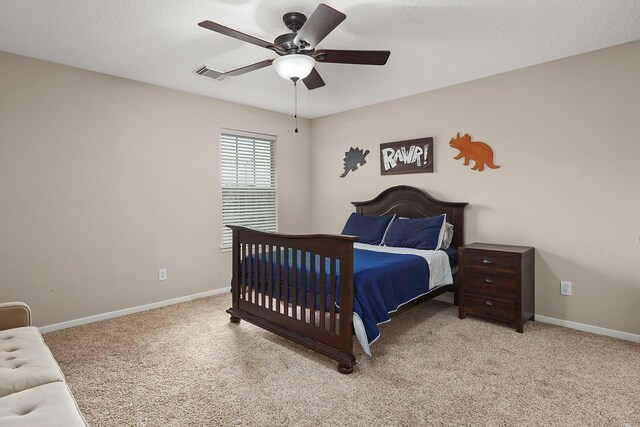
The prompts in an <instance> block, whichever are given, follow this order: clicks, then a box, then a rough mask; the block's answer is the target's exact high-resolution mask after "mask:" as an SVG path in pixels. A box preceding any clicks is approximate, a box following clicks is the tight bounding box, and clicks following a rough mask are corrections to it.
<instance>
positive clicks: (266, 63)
mask: <svg viewBox="0 0 640 427" xmlns="http://www.w3.org/2000/svg"><path fill="white" fill-rule="evenodd" d="M272 62H273V59H265V60H264V61H260V62H256V63H255V64H251V65H247V66H245V67H240V68H236V69H235V70H231V71H228V72H226V73H224V74H223V76H224V77H226V76H239V75H241V74H245V73H248V72H250V71H255V70H259V69H260V68H264V67H268V66H269V65H271V63H272Z"/></svg>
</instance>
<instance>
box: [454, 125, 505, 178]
mask: <svg viewBox="0 0 640 427" xmlns="http://www.w3.org/2000/svg"><path fill="white" fill-rule="evenodd" d="M449 145H450V146H451V147H453V148H455V149H457V150H460V153H458V155H457V156H455V157H454V159H456V160H459V159H461V158H463V157H464V165H465V166H467V165H468V164H469V160H473V161H475V162H476V164H475V165H474V166H473V167H472V168H471V169H473V170H477V171H483V170H484V165H485V164H486V165H487V167H489V168H491V169H498V168H499V167H500V166H498V165H495V164H494V163H493V150H492V149H491V147H489V146H488V145H487V144H485V143H484V142H480V141H471V136H470V135H469V134H468V133H465V134H464V136H460V132H458V135H457V136H456V137H455V138H451V141H449Z"/></svg>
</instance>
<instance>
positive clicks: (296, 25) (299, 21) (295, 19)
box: [282, 12, 307, 33]
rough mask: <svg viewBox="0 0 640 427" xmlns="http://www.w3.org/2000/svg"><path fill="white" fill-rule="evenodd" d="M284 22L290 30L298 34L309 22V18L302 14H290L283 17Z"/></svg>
mask: <svg viewBox="0 0 640 427" xmlns="http://www.w3.org/2000/svg"><path fill="white" fill-rule="evenodd" d="M282 22H284V25H286V26H287V28H288V29H290V30H291V31H293V32H294V33H296V32H298V30H300V28H302V26H303V25H304V23H305V22H307V17H306V16H304V14H302V13H300V12H288V13H285V14H284V15H283V16H282Z"/></svg>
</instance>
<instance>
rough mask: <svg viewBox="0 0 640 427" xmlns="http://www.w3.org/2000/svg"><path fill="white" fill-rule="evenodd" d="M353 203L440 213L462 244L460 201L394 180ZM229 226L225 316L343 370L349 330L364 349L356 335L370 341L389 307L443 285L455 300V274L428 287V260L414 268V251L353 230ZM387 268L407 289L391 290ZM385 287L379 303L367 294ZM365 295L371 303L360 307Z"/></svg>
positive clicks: (377, 211)
mask: <svg viewBox="0 0 640 427" xmlns="http://www.w3.org/2000/svg"><path fill="white" fill-rule="evenodd" d="M353 205H355V208H356V212H357V213H359V214H362V215H367V216H383V215H390V214H394V215H396V217H404V218H426V217H434V216H438V215H441V214H446V218H447V222H449V223H451V224H453V226H454V234H453V239H452V242H451V246H452V247H454V248H457V247H458V246H462V245H463V243H464V208H465V207H466V206H467V203H453V202H445V201H441V200H437V199H435V198H433V197H431V196H430V195H429V194H427V193H426V192H424V191H422V190H420V189H417V188H413V187H408V186H396V187H392V188H389V189H387V190H385V191H383V192H382V193H380V194H379V195H378V196H377V197H375V198H374V199H372V200H369V201H365V202H353ZM229 227H230V228H231V229H232V230H233V253H232V258H233V270H232V281H231V292H232V307H231V308H230V309H229V310H227V312H228V313H229V314H230V315H231V322H234V323H239V322H240V321H241V320H246V321H248V322H250V323H252V324H254V325H257V326H260V327H262V328H264V329H266V330H269V331H271V332H273V333H276V334H278V335H280V336H283V337H285V338H287V339H289V340H291V341H294V342H296V343H298V344H301V345H303V346H305V347H308V348H310V349H311V350H314V351H316V352H318V353H321V354H323V355H325V356H327V357H329V358H332V359H334V360H336V361H337V362H338V371H339V372H341V373H343V374H349V373H351V372H353V367H354V365H355V363H356V359H355V356H354V355H353V341H354V340H353V335H354V333H355V334H356V336H357V338H358V340H359V341H360V343H361V344H363V348H364V349H365V353H367V354H369V353H368V352H367V350H368V349H367V348H366V345H364V343H363V339H364V340H365V341H367V343H368V344H371V343H372V341H375V339H377V336H379V331H378V330H377V326H378V325H379V324H380V323H384V322H385V321H388V319H389V318H390V317H391V316H393V315H394V314H396V313H399V312H402V311H404V310H406V309H408V308H410V307H412V306H414V305H416V304H419V303H421V302H423V301H426V300H429V299H431V298H434V297H436V296H438V295H441V294H443V293H445V292H453V294H454V302H457V286H456V283H455V277H454V280H453V283H451V284H447V285H442V286H431V280H429V279H430V274H429V272H430V269H429V267H428V266H429V265H430V264H429V262H422V265H423V267H420V263H421V262H420V260H419V258H420V256H412V255H407V254H402V253H401V254H389V253H388V252H389V250H386V249H384V248H378V249H377V250H376V248H371V247H366V245H362V244H360V243H356V240H357V238H356V237H353V236H342V235H326V234H311V235H286V234H278V233H266V232H261V231H257V230H253V229H249V228H245V227H240V226H234V225H230V226H229ZM354 245H355V249H354ZM391 252H394V251H393V250H391ZM432 252H441V251H432ZM418 255H421V254H418ZM436 255H442V254H436ZM392 258H393V259H392ZM447 259H448V258H447ZM391 261H393V263H391ZM385 263H387V264H385ZM412 265H413V266H412ZM425 265H426V266H427V267H426V270H424V266H425ZM394 268H395V269H396V270H397V271H407V272H409V275H408V276H403V278H401V279H400V280H402V281H403V283H404V282H406V283H410V281H414V282H415V286H414V287H413V288H412V289H413V290H412V291H411V292H413V293H411V294H408V293H407V292H405V291H398V289H405V288H406V287H404V286H403V287H400V286H398V284H397V283H393V281H390V280H391V279H390V278H389V277H393V276H394V275H392V274H384V272H385V271H392V269H394ZM376 270H378V271H379V272H381V273H380V274H379V273H376ZM383 276H384V277H383ZM387 276H388V277H387ZM354 278H355V279H354ZM425 281H426V282H425ZM396 282H397V280H396ZM414 288H415V289H414ZM354 289H355V291H354ZM394 289H395V290H396V291H393V290H394ZM385 293H387V294H392V295H391V297H390V300H385V302H384V304H386V306H385V308H384V309H382V308H380V306H376V305H375V304H378V303H379V302H377V301H375V300H376V299H379V298H378V297H379V294H385ZM398 293H400V294H403V293H404V295H398ZM396 299H397V301H396ZM369 300H371V304H373V305H371V306H368V304H369ZM396 304H397V306H395V305H396ZM376 334H377V335H376ZM363 337H364V338H363Z"/></svg>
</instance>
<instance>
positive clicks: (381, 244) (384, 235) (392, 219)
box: [380, 214, 397, 246]
mask: <svg viewBox="0 0 640 427" xmlns="http://www.w3.org/2000/svg"><path fill="white" fill-rule="evenodd" d="M396 218H397V217H396V214H393V218H391V221H389V225H387V229H386V230H384V234H383V235H382V240H381V241H380V246H384V238H385V237H387V233H388V232H389V228H390V227H391V224H392V223H393V221H394V220H395V219H396Z"/></svg>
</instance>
